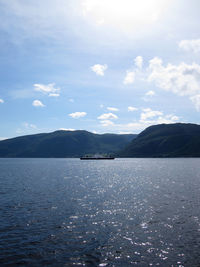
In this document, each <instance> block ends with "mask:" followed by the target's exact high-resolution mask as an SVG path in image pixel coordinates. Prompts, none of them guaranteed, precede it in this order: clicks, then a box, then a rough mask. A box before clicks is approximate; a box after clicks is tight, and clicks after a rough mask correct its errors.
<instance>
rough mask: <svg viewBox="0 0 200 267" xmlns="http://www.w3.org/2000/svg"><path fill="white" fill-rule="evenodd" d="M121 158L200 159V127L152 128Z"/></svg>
mask: <svg viewBox="0 0 200 267" xmlns="http://www.w3.org/2000/svg"><path fill="white" fill-rule="evenodd" d="M118 155H119V156H120V157H200V125H196V124H186V123H176V124H160V125H155V126H150V127H148V128H147V129H145V130H144V131H143V132H141V133H140V134H139V135H138V136H137V138H135V139H134V140H133V141H132V142H131V143H130V144H128V145H127V146H126V148H125V149H123V150H122V151H121V152H120V153H119V154H118Z"/></svg>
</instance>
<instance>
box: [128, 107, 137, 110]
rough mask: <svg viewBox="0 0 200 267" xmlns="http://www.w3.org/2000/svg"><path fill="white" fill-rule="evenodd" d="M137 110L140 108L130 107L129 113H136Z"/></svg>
mask: <svg viewBox="0 0 200 267" xmlns="http://www.w3.org/2000/svg"><path fill="white" fill-rule="evenodd" d="M136 110H138V108H135V107H131V106H129V107H128V111H136Z"/></svg>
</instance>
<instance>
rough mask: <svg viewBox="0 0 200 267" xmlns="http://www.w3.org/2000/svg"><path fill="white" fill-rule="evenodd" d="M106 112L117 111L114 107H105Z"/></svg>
mask: <svg viewBox="0 0 200 267" xmlns="http://www.w3.org/2000/svg"><path fill="white" fill-rule="evenodd" d="M107 110H109V111H119V109H118V108H114V107H107Z"/></svg>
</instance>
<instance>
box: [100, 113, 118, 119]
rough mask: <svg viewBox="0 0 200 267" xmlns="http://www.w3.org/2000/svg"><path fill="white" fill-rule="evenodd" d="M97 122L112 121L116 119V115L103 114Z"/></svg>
mask: <svg viewBox="0 0 200 267" xmlns="http://www.w3.org/2000/svg"><path fill="white" fill-rule="evenodd" d="M98 119H99V120H112V119H118V117H117V115H115V114H113V113H104V114H102V115H100V116H99V117H98Z"/></svg>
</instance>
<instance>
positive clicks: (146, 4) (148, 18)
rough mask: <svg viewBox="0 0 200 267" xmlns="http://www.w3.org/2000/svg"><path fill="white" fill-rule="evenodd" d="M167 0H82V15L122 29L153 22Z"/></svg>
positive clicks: (95, 21) (101, 23)
mask: <svg viewBox="0 0 200 267" xmlns="http://www.w3.org/2000/svg"><path fill="white" fill-rule="evenodd" d="M168 3H169V0H84V1H83V7H84V15H85V16H86V17H87V18H89V20H92V22H93V23H95V24H97V25H108V26H114V27H118V28H120V29H124V30H130V29H133V28H134V27H138V26H142V25H147V24H149V23H155V22H156V21H157V20H158V19H159V17H160V16H161V14H162V13H163V11H164V10H165V8H166V6H167V4H168Z"/></svg>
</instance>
